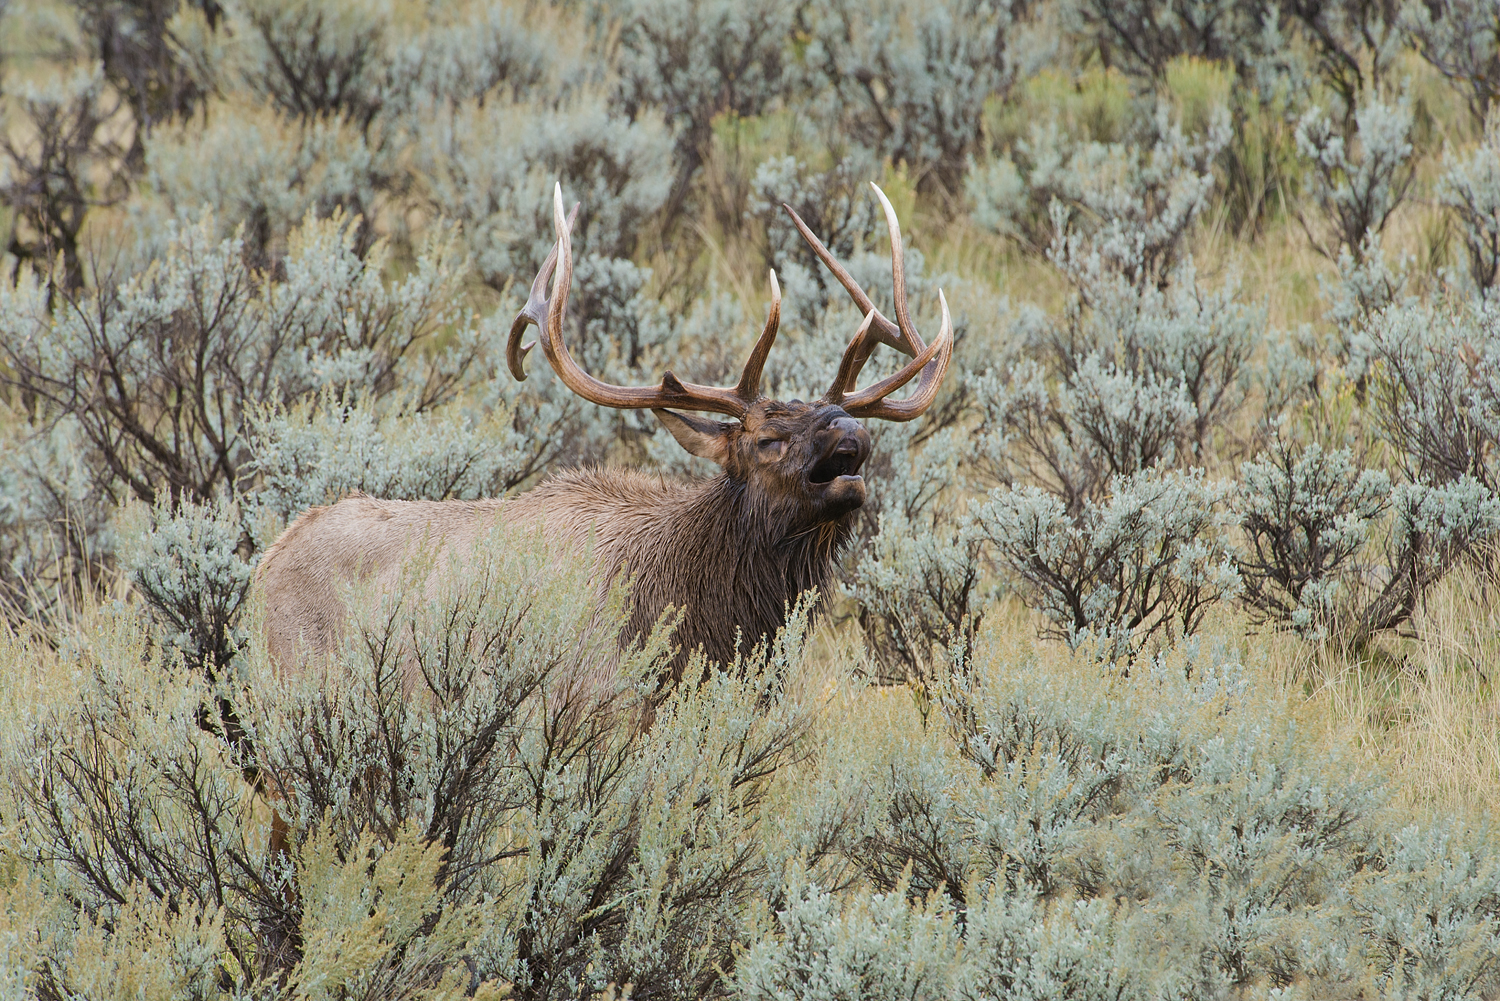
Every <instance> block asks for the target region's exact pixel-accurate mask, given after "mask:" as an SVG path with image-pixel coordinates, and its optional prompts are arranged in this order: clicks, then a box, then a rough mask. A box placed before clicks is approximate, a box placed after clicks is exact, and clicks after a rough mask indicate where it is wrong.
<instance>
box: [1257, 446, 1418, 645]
mask: <svg viewBox="0 0 1500 1001" xmlns="http://www.w3.org/2000/svg"><path fill="white" fill-rule="evenodd" d="M1390 496H1391V480H1390V477H1389V476H1388V475H1387V474H1386V473H1385V472H1383V471H1381V470H1379V469H1367V468H1363V467H1362V466H1361V465H1360V463H1358V462H1357V461H1356V459H1355V457H1354V453H1353V452H1352V451H1351V450H1350V449H1347V448H1342V449H1332V450H1325V449H1324V448H1323V447H1322V446H1321V445H1319V444H1317V443H1316V442H1314V443H1312V444H1309V445H1306V446H1301V447H1299V446H1297V445H1296V444H1294V443H1293V442H1291V441H1288V440H1287V439H1286V438H1284V437H1280V436H1278V437H1276V438H1275V439H1273V441H1272V443H1271V447H1270V448H1269V449H1267V451H1266V452H1264V453H1262V454H1261V455H1260V456H1257V457H1256V458H1255V459H1252V460H1251V461H1249V462H1246V463H1244V464H1243V465H1242V466H1241V467H1240V483H1239V488H1238V492H1237V495H1236V498H1235V510H1236V512H1237V513H1238V514H1239V517H1240V523H1241V527H1242V528H1243V530H1244V533H1245V542H1244V549H1243V551H1242V552H1240V553H1239V554H1238V560H1237V563H1238V565H1239V568H1240V573H1241V574H1242V575H1243V578H1244V582H1245V594H1244V598H1245V602H1246V604H1248V605H1249V606H1250V607H1251V608H1253V609H1255V610H1256V611H1257V612H1259V613H1260V614H1262V615H1264V616H1266V617H1267V618H1270V619H1274V620H1276V621H1279V622H1284V623H1286V624H1287V625H1289V626H1291V628H1293V629H1295V630H1297V631H1298V632H1300V633H1303V634H1307V635H1315V636H1317V635H1324V634H1326V633H1327V631H1328V630H1329V629H1330V627H1331V626H1332V625H1333V623H1334V621H1335V620H1336V619H1337V617H1338V610H1339V605H1340V602H1341V600H1342V599H1344V597H1345V596H1346V595H1347V592H1348V589H1349V588H1350V587H1351V586H1352V582H1353V581H1354V580H1356V579H1357V578H1359V577H1360V576H1361V575H1362V573H1363V569H1364V568H1363V567H1361V566H1360V565H1359V564H1358V562H1357V558H1358V557H1359V556H1360V554H1361V553H1362V552H1363V551H1364V549H1365V546H1366V544H1367V543H1368V542H1369V541H1370V540H1371V538H1372V536H1373V534H1374V532H1375V530H1376V522H1377V519H1379V518H1380V516H1381V515H1382V514H1384V513H1385V511H1386V510H1387V508H1388V506H1389V504H1390Z"/></svg>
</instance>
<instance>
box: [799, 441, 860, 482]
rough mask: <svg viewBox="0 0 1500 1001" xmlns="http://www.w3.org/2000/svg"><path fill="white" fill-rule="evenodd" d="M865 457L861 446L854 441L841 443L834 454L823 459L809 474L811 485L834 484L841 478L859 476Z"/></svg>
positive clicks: (808, 479) (808, 478)
mask: <svg viewBox="0 0 1500 1001" xmlns="http://www.w3.org/2000/svg"><path fill="white" fill-rule="evenodd" d="M862 462H863V457H862V456H861V455H860V454H859V446H858V445H856V444H855V443H854V442H852V441H846V442H841V443H840V444H839V447H838V448H836V449H834V450H833V453H832V454H831V455H829V456H828V457H826V458H824V459H822V460H821V461H819V462H818V464H817V465H815V466H813V467H812V469H810V470H809V471H808V473H807V481H808V482H809V483H815V484H823V483H832V482H833V481H834V480H836V479H838V478H839V477H840V476H858V475H859V467H860V464H861V463H862Z"/></svg>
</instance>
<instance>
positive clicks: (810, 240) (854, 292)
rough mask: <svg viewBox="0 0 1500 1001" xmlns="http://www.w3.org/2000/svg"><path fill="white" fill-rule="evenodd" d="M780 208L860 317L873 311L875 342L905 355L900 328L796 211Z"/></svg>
mask: <svg viewBox="0 0 1500 1001" xmlns="http://www.w3.org/2000/svg"><path fill="white" fill-rule="evenodd" d="M781 207H782V208H784V209H786V214H787V215H789V216H791V217H792V225H794V226H796V227H797V232H799V233H801V234H802V239H804V240H806V241H807V245H808V246H809V247H811V248H812V250H813V253H814V254H817V255H818V260H820V261H822V262H823V266H824V267H825V268H827V269H828V270H829V271H831V272H832V273H833V277H835V278H837V279H838V280H839V284H840V285H842V286H844V291H845V292H848V293H849V298H850V299H852V300H854V305H855V306H856V307H858V309H859V311H860V313H861V314H865V315H868V314H869V313H870V312H872V311H873V312H874V313H875V322H874V324H873V325H872V326H871V328H870V329H871V331H873V332H874V336H875V338H876V339H877V340H879V341H880V342H881V343H882V344H888V345H890V346H891V347H893V348H896V349H898V350H900V351H906V345H905V344H904V343H903V341H902V339H901V328H900V327H898V326H896V325H895V324H894V323H892V322H891V321H890V320H887V319H886V318H885V317H884V316H883V315H882V314H881V312H880V310H878V309H876V308H875V304H874V303H873V302H871V301H870V297H869V296H868V295H867V294H865V290H864V289H862V288H860V286H859V282H857V281H855V280H854V276H853V275H851V274H850V273H849V271H848V269H847V268H845V267H844V266H843V265H842V264H840V263H839V261H838V258H836V257H834V256H833V254H832V252H830V251H829V249H828V248H827V247H825V246H823V241H822V240H819V239H818V238H817V236H816V235H815V234H814V233H813V231H812V230H810V229H808V228H807V223H805V222H803V221H802V217H801V216H799V215H798V214H797V211H796V210H795V209H793V208H792V207H791V206H790V205H788V204H786V203H785V202H783V203H782V204H781ZM906 353H907V354H914V353H915V352H914V351H907V352H906Z"/></svg>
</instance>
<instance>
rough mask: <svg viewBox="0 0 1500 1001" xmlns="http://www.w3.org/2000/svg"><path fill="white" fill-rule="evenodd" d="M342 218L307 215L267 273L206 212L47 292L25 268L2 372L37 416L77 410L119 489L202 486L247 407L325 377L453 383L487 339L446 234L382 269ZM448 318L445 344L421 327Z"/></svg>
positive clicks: (101, 472)
mask: <svg viewBox="0 0 1500 1001" xmlns="http://www.w3.org/2000/svg"><path fill="white" fill-rule="evenodd" d="M353 243H354V233H353V226H352V223H351V221H350V220H348V219H347V218H344V217H335V218H332V219H327V220H319V219H315V218H312V217H309V218H308V219H307V221H306V222H305V223H304V225H303V227H302V228H301V229H300V230H299V231H298V232H297V234H296V236H295V239H294V240H293V243H292V246H291V251H290V253H289V254H288V256H287V259H286V261H285V262H284V273H285V278H284V279H282V280H280V281H264V280H263V277H264V276H263V275H261V274H260V273H258V272H256V271H254V270H252V268H251V267H250V265H249V263H248V262H247V261H246V259H245V255H244V245H243V241H242V239H241V238H239V237H234V238H231V239H227V240H219V239H217V238H216V237H215V236H214V235H213V226H212V222H211V221H210V220H208V219H205V220H204V221H203V222H202V223H200V224H198V225H195V226H191V227H187V228H184V229H182V230H181V231H179V232H178V233H177V234H176V236H175V238H174V240H173V242H172V243H171V245H170V249H169V251H168V253H167V255H166V256H165V257H164V258H163V259H162V260H160V261H158V262H155V263H153V264H152V265H151V266H150V267H148V268H147V269H146V270H145V271H144V272H142V273H141V274H139V275H136V276H133V277H130V278H129V279H127V280H125V281H123V282H121V283H120V284H118V285H116V286H113V287H110V288H107V289H103V290H100V291H98V292H94V293H87V294H84V293H80V294H79V295H77V296H76V297H71V296H70V297H69V298H68V299H66V300H64V301H63V302H61V303H59V304H58V306H57V308H56V309H49V308H48V300H49V290H48V287H47V285H46V284H45V283H44V282H43V281H42V279H41V278H40V277H39V276H38V275H36V274H35V273H33V272H30V271H23V272H22V273H21V274H19V275H18V281H17V283H16V284H15V285H14V286H10V285H7V287H6V289H5V291H4V292H3V293H0V324H3V327H0V341H3V342H4V348H3V349H0V350H3V351H4V357H5V360H6V362H7V365H8V369H9V371H8V372H7V373H6V378H7V381H8V382H10V383H11V385H12V386H13V387H15V389H16V390H18V391H20V392H22V393H24V394H26V395H28V396H29V397H31V398H32V399H35V400H36V401H37V414H36V419H37V420H38V421H41V422H50V421H55V420H58V419H60V418H63V417H67V418H69V419H70V420H72V421H75V422H76V423H77V426H78V429H79V431H80V433H81V436H82V438H83V441H84V442H86V444H87V448H88V451H89V453H90V456H89V458H90V465H91V467H92V468H93V469H94V470H95V471H96V475H98V476H100V477H101V478H102V480H103V482H104V483H107V484H108V485H109V486H108V489H109V490H110V491H111V492H112V493H115V494H117V495H124V496H130V495H133V496H135V497H138V498H140V499H142V500H144V501H146V502H147V503H154V502H155V500H156V499H157V497H158V495H159V494H160V493H161V492H162V491H163V490H164V491H165V492H166V493H167V495H169V496H171V497H173V498H178V497H190V498H197V499H201V500H206V499H208V498H210V497H212V496H213V495H214V493H215V491H216V490H219V489H220V488H222V487H225V486H227V485H230V484H232V483H233V482H234V480H235V479H236V477H237V475H238V473H239V469H240V467H241V465H242V464H243V463H244V461H245V459H246V441H245V421H246V416H245V413H246V409H247V408H248V407H250V406H253V405H254V404H256V403H260V402H269V401H274V400H285V399H295V398H297V397H299V396H301V395H302V394H304V393H306V392H309V391H311V390H315V389H318V388H320V387H324V386H363V387H368V388H369V389H370V390H371V391H373V392H376V393H388V392H390V391H391V390H393V389H394V388H395V387H396V385H397V384H398V383H400V384H402V386H403V389H404V390H405V391H406V392H408V393H410V394H411V397H412V399H413V400H414V402H415V405H416V406H418V407H425V406H431V405H433V404H435V403H437V402H440V401H441V400H443V399H445V398H446V397H448V396H449V395H451V394H452V393H453V392H454V391H455V390H456V388H457V387H458V385H459V384H460V382H461V378H462V375H463V373H464V371H465V369H466V368H467V367H468V366H470V365H472V364H474V363H476V362H477V361H479V359H480V358H482V357H484V356H485V352H486V351H487V350H489V349H490V348H491V343H490V342H489V341H488V340H487V339H486V338H485V336H484V334H485V333H486V332H487V331H488V328H484V327H481V326H480V325H479V324H478V323H477V320H476V318H475V317H473V316H472V315H470V314H469V313H468V311H467V310H465V309H464V308H463V307H462V306H460V305H458V304H456V303H455V301H454V300H455V298H456V296H455V291H456V288H457V286H458V285H459V283H461V282H462V281H463V279H464V277H465V274H466V269H465V267H464V265H463V262H462V260H461V259H460V258H458V256H457V248H456V247H455V246H454V245H453V243H452V242H451V240H446V241H445V240H443V239H441V238H440V239H437V240H435V241H433V242H432V243H430V244H429V245H427V246H426V247H425V248H424V251H423V253H422V254H421V256H420V257H419V258H418V260H417V262H416V264H415V267H414V268H413V269H412V271H411V272H410V274H408V275H407V276H406V277H405V278H402V279H400V280H398V281H393V282H389V283H388V282H387V281H386V279H385V277H384V275H383V273H382V272H383V270H384V268H385V265H386V263H387V260H388V258H387V256H386V253H385V251H384V250H382V248H381V246H379V245H377V246H376V247H374V248H371V250H370V251H369V252H368V253H367V254H366V256H365V257H364V258H360V257H358V256H357V255H356V254H355V253H354V247H353ZM449 326H452V327H455V328H456V329H455V331H454V333H455V336H454V337H453V338H452V339H451V340H450V341H449V343H448V344H447V345H446V346H445V348H444V349H443V350H441V351H436V352H432V353H431V354H430V355H428V353H427V352H425V351H424V348H425V347H426V346H427V341H428V339H429V338H430V337H431V335H432V334H433V333H434V332H435V331H437V330H438V329H440V328H443V327H449Z"/></svg>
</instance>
